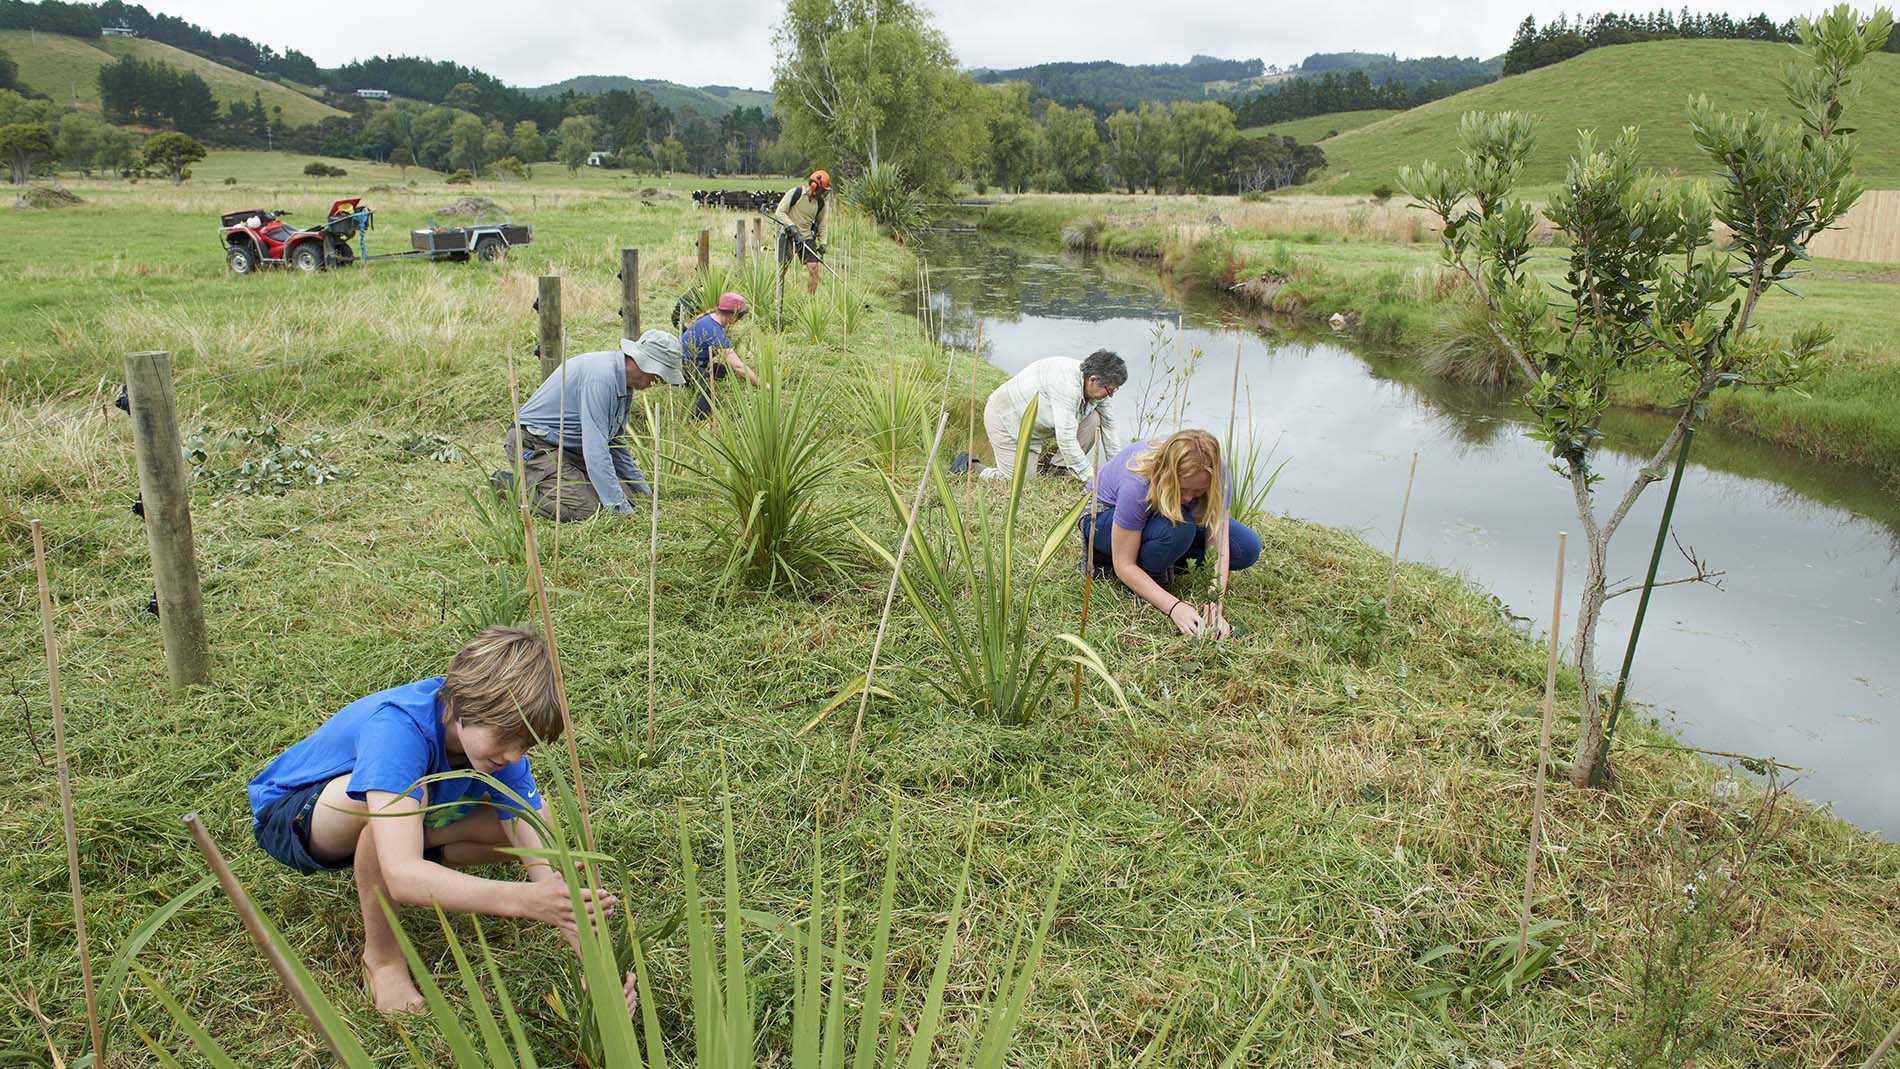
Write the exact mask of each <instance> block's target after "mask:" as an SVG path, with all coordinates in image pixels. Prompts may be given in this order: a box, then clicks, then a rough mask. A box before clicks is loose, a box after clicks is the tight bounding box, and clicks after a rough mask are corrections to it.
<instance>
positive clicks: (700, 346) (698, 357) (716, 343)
mask: <svg viewBox="0 0 1900 1069" xmlns="http://www.w3.org/2000/svg"><path fill="white" fill-rule="evenodd" d="M680 348H681V349H683V350H685V352H686V359H688V360H691V361H692V362H693V363H695V364H698V365H699V366H700V367H702V368H703V367H710V366H712V358H713V354H714V353H716V352H718V351H719V350H721V349H730V348H732V342H731V341H729V340H728V339H727V338H726V328H724V327H722V326H720V325H719V320H717V319H714V318H713V316H712V313H711V312H707V313H706V314H705V315H703V316H700V317H699V318H698V319H695V320H693V321H692V322H691V323H690V324H688V325H687V327H686V329H685V330H684V331H683V332H681V334H680Z"/></svg>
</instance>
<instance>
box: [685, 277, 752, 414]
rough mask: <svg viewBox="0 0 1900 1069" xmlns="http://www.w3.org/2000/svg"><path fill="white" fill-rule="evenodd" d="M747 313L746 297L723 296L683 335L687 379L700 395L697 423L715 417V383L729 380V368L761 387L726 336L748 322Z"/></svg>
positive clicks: (695, 412)
mask: <svg viewBox="0 0 1900 1069" xmlns="http://www.w3.org/2000/svg"><path fill="white" fill-rule="evenodd" d="M747 311H749V308H748V307H747V305H746V300H745V298H744V297H741V296H740V295H738V294H736V293H723V294H720V296H719V303H718V304H717V305H716V306H714V308H713V310H712V311H710V312H707V313H706V314H705V315H703V316H700V317H699V318H698V319H695V320H693V321H692V322H691V323H689V324H687V326H686V329H685V330H684V331H682V332H681V333H680V349H681V350H682V351H683V352H684V353H685V354H686V355H685V363H686V377H687V379H688V380H690V381H691V382H692V384H693V390H694V392H695V393H697V394H698V395H699V400H698V402H697V403H696V404H694V406H693V418H694V419H705V418H706V417H707V416H709V415H711V414H712V389H713V380H715V379H723V378H725V377H726V369H727V368H728V367H730V368H731V369H732V370H733V372H734V373H735V374H737V375H738V376H739V377H740V378H742V379H744V380H746V381H747V382H749V383H751V384H752V385H754V386H757V385H758V384H759V377H758V376H757V375H755V374H753V373H752V369H751V368H749V367H747V366H745V362H744V361H742V360H740V359H739V354H738V353H737V352H734V351H733V348H732V339H731V338H729V337H727V335H726V331H727V330H729V329H731V327H732V326H733V324H735V323H737V322H739V320H741V319H744V318H745V315H746V312H747ZM715 359H717V360H718V361H719V362H718V363H715V362H714V361H715Z"/></svg>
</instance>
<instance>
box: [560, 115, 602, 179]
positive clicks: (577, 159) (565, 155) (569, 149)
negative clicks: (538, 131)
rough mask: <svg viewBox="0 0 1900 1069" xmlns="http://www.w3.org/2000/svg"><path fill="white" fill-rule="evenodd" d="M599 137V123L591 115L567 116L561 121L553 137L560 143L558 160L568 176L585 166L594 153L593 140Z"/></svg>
mask: <svg viewBox="0 0 1900 1069" xmlns="http://www.w3.org/2000/svg"><path fill="white" fill-rule="evenodd" d="M599 136H600V121H599V120H598V119H596V118H594V117H593V116H592V115H569V116H568V117H567V118H565V119H562V120H561V125H560V128H559V129H557V130H555V132H554V137H555V140H557V141H559V142H560V146H561V147H560V152H559V159H560V161H561V166H563V167H566V168H567V173H568V174H577V173H579V171H580V169H581V168H582V167H585V166H587V156H588V154H589V153H591V152H593V151H594V139H595V138H596V137H599Z"/></svg>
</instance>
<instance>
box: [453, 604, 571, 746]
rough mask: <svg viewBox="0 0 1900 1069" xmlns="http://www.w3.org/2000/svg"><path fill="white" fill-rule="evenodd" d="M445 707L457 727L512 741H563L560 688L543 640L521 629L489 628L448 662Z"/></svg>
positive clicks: (470, 641)
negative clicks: (472, 726) (487, 731)
mask: <svg viewBox="0 0 1900 1069" xmlns="http://www.w3.org/2000/svg"><path fill="white" fill-rule="evenodd" d="M442 701H443V703H444V706H443V708H444V709H445V710H447V715H449V716H452V717H454V718H455V722H456V723H458V724H478V725H481V726H483V727H490V728H494V729H495V730H496V731H497V732H499V733H500V734H501V735H502V737H504V738H506V739H508V740H510V741H523V742H553V741H554V740H555V739H558V738H560V737H561V725H562V720H561V700H560V688H559V687H558V686H557V685H556V684H555V681H554V662H553V660H552V659H550V658H549V657H548V648H547V646H546V644H544V643H543V642H542V641H541V636H540V635H537V634H535V633H534V632H532V631H526V630H523V629H522V628H519V627H491V628H489V629H488V630H486V631H483V632H482V633H481V634H479V635H476V636H475V637H474V638H473V639H471V640H469V643H468V645H466V646H463V647H462V648H461V650H459V651H458V652H457V653H456V654H455V656H454V658H452V659H451V660H450V661H449V670H448V672H447V674H446V675H445V676H444V677H443V680H442Z"/></svg>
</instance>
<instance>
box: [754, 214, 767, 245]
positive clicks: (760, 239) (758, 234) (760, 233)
mask: <svg viewBox="0 0 1900 1069" xmlns="http://www.w3.org/2000/svg"><path fill="white" fill-rule="evenodd" d="M752 247H753V248H755V249H764V248H765V220H763V219H759V218H757V217H754V218H753V220H752Z"/></svg>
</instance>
